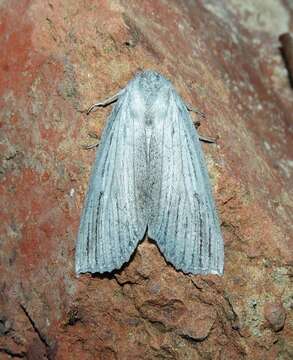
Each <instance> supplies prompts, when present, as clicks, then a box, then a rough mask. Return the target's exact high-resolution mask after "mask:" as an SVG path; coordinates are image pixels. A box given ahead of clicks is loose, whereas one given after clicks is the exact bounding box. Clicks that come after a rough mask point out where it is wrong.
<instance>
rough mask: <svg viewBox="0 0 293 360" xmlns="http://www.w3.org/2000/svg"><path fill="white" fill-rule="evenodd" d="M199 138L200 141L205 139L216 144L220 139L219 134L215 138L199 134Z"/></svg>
mask: <svg viewBox="0 0 293 360" xmlns="http://www.w3.org/2000/svg"><path fill="white" fill-rule="evenodd" d="M198 138H199V140H200V141H203V142H206V143H209V144H214V143H216V142H217V140H218V138H219V137H218V136H217V137H215V138H212V137H209V136H203V135H199V134H198Z"/></svg>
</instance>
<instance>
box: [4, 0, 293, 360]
mask: <svg viewBox="0 0 293 360" xmlns="http://www.w3.org/2000/svg"><path fill="white" fill-rule="evenodd" d="M0 7H1V11H0V16H1V22H0V29H1V38H0V44H1V45H0V46H1V58H0V94H1V96H0V103H1V106H0V114H1V115H0V119H1V123H0V126H1V133H0V136H1V143H0V156H1V171H0V179H1V184H0V192H1V221H0V229H1V232H0V233H1V241H0V274H1V275H0V359H10V358H12V357H16V358H27V359H58V360H59V359H60V360H63V359H64V360H70V359H84V360H91V359H253V360H255V359H280V360H281V359H292V358H293V344H292V339H293V324H292V307H293V299H292V287H291V288H290V277H292V270H290V266H292V238H293V236H292V235H293V230H292V167H293V162H292V112H293V102H292V89H291V88H290V84H289V80H288V74H287V71H286V68H285V66H284V62H283V59H282V57H281V55H280V51H279V43H278V36H279V35H280V34H281V33H283V32H288V31H292V30H293V16H292V10H293V8H292V4H291V3H290V2H289V1H286V0H283V1H281V0H268V1H261V0H258V1H252V0H249V1H245V2H243V1H240V0H225V1H221V2H219V1H217V0H206V1H203V0H202V1H192V0H190V1H184V2H183V1H182V2H181V1H175V0H172V1H166V0H159V1H154V0H149V1H142V2H138V1H134V0H127V1H126V0H113V1H106V0H101V1H90V0H86V1H69V0H63V1H61V0H48V1H41V0H31V1H29V0H20V1H19V0H3V1H1V3H0ZM141 68H152V69H155V70H158V71H159V72H161V73H162V74H164V75H165V76H167V77H168V78H169V79H170V80H171V81H172V82H173V84H174V85H175V87H176V88H177V89H178V91H179V93H181V95H182V97H183V98H184V99H185V100H186V101H187V102H188V103H190V104H192V105H193V106H196V107H197V108H199V109H200V110H202V111H204V112H205V114H206V117H207V120H206V121H205V122H204V123H203V124H202V126H201V128H200V130H201V133H203V134H205V135H212V136H214V135H218V136H219V141H218V145H203V146H204V151H205V154H206V160H207V164H208V167H209V172H210V176H211V179H212V183H213V189H214V194H215V199H216V204H217V208H218V211H219V216H220V218H221V223H222V231H223V235H224V238H225V254H226V258H225V260H226V262H225V275H224V276H223V277H222V278H219V277H217V276H212V275H210V276H187V275H184V274H182V273H180V272H177V271H175V270H174V269H173V268H172V267H171V266H170V265H168V264H167V263H165V261H164V259H163V257H162V256H161V254H160V253H159V251H158V249H157V247H156V246H155V245H154V244H153V243H151V242H149V241H147V240H145V241H144V242H142V243H141V244H140V245H139V247H138V249H137V251H136V252H135V254H134V256H133V258H132V260H131V262H130V263H129V264H128V265H127V266H125V267H124V268H123V269H122V270H121V271H119V272H117V273H115V274H112V275H109V276H90V275H83V276H80V277H79V278H77V277H76V276H75V274H74V248H75V238H76V232H77V228H78V223H79V216H80V211H81V209H82V204H83V199H84V194H85V191H86V188H87V184H88V177H89V174H90V169H91V164H92V162H93V159H94V156H95V152H94V151H85V150H82V148H81V145H82V144H85V143H86V142H89V141H90V139H89V138H88V136H87V134H88V133H89V132H95V133H96V134H98V135H100V134H101V131H102V129H103V127H104V124H105V119H106V116H107V114H108V113H109V111H110V109H109V108H106V109H101V110H100V111H98V112H96V113H95V114H94V115H92V116H90V117H86V116H85V115H83V114H82V113H81V112H80V110H81V109H84V108H86V107H87V106H88V105H90V104H92V103H93V102H94V101H96V100H99V99H103V98H105V97H107V96H109V95H112V94H114V93H115V92H117V90H119V89H120V88H122V87H124V85H125V84H126V83H127V81H128V80H129V79H130V78H131V77H132V76H133V75H134V74H135V72H136V71H137V70H138V69H141ZM272 303H277V304H281V305H280V306H281V307H282V309H283V310H282V311H283V313H282V314H283V315H282V316H283V320H284V321H283V323H282V326H278V329H277V330H279V331H278V332H275V331H274V326H273V327H268V326H267V321H268V319H271V315H270V314H272V309H268V307H267V305H266V304H272ZM273 313H274V314H275V312H274V311H273ZM285 316H286V320H285ZM277 320H278V319H277ZM269 322H270V320H269ZM273 322H274V320H273ZM275 330H276V329H275Z"/></svg>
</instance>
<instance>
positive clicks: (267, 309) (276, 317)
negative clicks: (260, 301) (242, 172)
mask: <svg viewBox="0 0 293 360" xmlns="http://www.w3.org/2000/svg"><path fill="white" fill-rule="evenodd" d="M264 316H265V319H266V320H267V321H268V323H269V325H270V326H271V327H272V329H274V330H275V331H280V330H282V329H283V327H284V324H285V319H286V311H285V309H284V307H283V306H282V304H278V303H267V304H265V306H264Z"/></svg>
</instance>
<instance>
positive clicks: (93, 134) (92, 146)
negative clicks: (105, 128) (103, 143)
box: [82, 132, 100, 150]
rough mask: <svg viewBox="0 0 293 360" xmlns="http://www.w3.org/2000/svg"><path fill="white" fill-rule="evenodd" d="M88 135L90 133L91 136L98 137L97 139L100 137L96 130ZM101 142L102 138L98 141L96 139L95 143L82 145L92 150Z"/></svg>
mask: <svg viewBox="0 0 293 360" xmlns="http://www.w3.org/2000/svg"><path fill="white" fill-rule="evenodd" d="M88 135H89V137H91V138H93V139H96V140H97V139H98V138H99V137H98V135H97V134H96V133H94V132H89V133H88ZM99 144H100V140H97V141H96V142H95V143H93V144H90V145H82V147H83V149H86V150H90V149H93V148H95V147H97V146H99Z"/></svg>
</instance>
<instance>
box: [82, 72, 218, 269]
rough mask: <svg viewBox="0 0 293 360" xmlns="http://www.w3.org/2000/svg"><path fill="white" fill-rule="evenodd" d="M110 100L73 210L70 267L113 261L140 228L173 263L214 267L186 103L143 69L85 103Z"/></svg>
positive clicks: (207, 207) (200, 165)
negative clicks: (76, 220)
mask: <svg viewBox="0 0 293 360" xmlns="http://www.w3.org/2000/svg"><path fill="white" fill-rule="evenodd" d="M116 100H117V101H116ZM114 101H116V103H115V105H114V107H113V110H112V113H111V115H110V117H109V119H108V121H107V125H106V127H105V129H104V131H103V135H102V138H101V142H100V145H99V147H98V149H97V154H96V160H95V164H94V168H93V170H92V175H91V179H90V183H89V189H88V192H87V195H86V200H85V205H84V208H83V212H82V216H81V221H80V226H79V232H78V238H77V243H76V273H78V274H79V273H86V272H90V273H104V272H111V271H113V270H115V269H119V268H121V266H122V265H123V264H124V263H126V262H128V261H129V259H130V256H131V254H132V253H133V252H134V250H135V249H136V247H137V245H138V243H139V242H140V241H141V240H142V239H143V237H144V235H145V234H146V233H147V235H148V237H150V238H151V239H153V240H154V241H155V242H156V243H157V245H158V247H159V249H160V251H161V253H162V254H163V255H164V257H165V259H166V260H167V261H168V262H169V263H171V264H172V265H173V266H174V267H175V268H176V269H178V270H182V271H183V272H185V273H192V274H209V273H211V274H219V275H222V274H223V266H224V248H223V238H222V235H221V230H220V225H219V221H218V217H217V213H216V209H215V205H214V201H213V197H212V192H211V187H210V183H209V177H208V173H207V169H206V167H205V164H204V157H203V153H202V149H201V145H200V142H199V135H198V133H197V131H196V129H195V127H194V125H193V122H192V118H191V116H190V115H189V111H188V110H189V109H188V106H187V105H186V104H185V103H184V102H183V100H182V99H181V98H180V96H179V95H178V94H177V92H176V90H175V89H174V87H173V86H172V84H171V83H170V82H169V81H168V80H167V79H165V78H164V77H163V76H162V75H160V74H158V73H156V72H154V71H150V70H148V71H143V72H140V73H138V74H137V75H136V76H135V77H134V78H133V79H132V80H131V81H130V82H129V83H128V84H127V86H126V87H125V88H124V89H122V90H121V91H120V92H119V93H118V94H117V95H116V96H114V97H112V98H110V99H108V100H107V101H106V102H103V103H97V104H95V105H93V107H91V108H90V109H89V111H91V110H94V109H96V108H97V107H98V106H104V105H106V104H108V103H111V102H114Z"/></svg>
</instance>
